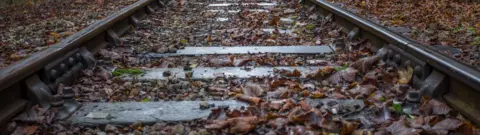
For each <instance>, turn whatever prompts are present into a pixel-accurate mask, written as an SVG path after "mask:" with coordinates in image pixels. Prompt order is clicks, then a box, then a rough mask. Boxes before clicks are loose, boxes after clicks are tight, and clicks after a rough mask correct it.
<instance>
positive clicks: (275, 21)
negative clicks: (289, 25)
mask: <svg viewBox="0 0 480 135" xmlns="http://www.w3.org/2000/svg"><path fill="white" fill-rule="evenodd" d="M279 22H280V16H277V15H275V16H273V17H272V19H271V20H270V22H269V25H270V26H278V24H279Z"/></svg>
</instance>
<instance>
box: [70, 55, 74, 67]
mask: <svg viewBox="0 0 480 135" xmlns="http://www.w3.org/2000/svg"><path fill="white" fill-rule="evenodd" d="M68 65H69V66H70V67H72V66H73V65H75V59H74V58H72V57H70V58H68Z"/></svg>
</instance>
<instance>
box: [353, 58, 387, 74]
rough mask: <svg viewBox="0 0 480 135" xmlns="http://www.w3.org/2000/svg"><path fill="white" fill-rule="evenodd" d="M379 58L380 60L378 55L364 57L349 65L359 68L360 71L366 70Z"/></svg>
mask: <svg viewBox="0 0 480 135" xmlns="http://www.w3.org/2000/svg"><path fill="white" fill-rule="evenodd" d="M379 60H380V56H377V55H375V56H370V57H365V58H361V59H359V60H357V61H355V62H354V63H352V65H350V67H353V68H355V69H357V70H359V71H360V72H367V71H368V70H369V69H370V68H372V66H373V65H374V64H376V63H377V62H378V61H379Z"/></svg>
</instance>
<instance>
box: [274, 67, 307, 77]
mask: <svg viewBox="0 0 480 135" xmlns="http://www.w3.org/2000/svg"><path fill="white" fill-rule="evenodd" d="M277 73H279V74H280V75H283V76H286V77H300V76H302V73H301V72H300V71H298V70H297V69H295V70H293V71H290V70H286V69H280V70H278V71H277Z"/></svg>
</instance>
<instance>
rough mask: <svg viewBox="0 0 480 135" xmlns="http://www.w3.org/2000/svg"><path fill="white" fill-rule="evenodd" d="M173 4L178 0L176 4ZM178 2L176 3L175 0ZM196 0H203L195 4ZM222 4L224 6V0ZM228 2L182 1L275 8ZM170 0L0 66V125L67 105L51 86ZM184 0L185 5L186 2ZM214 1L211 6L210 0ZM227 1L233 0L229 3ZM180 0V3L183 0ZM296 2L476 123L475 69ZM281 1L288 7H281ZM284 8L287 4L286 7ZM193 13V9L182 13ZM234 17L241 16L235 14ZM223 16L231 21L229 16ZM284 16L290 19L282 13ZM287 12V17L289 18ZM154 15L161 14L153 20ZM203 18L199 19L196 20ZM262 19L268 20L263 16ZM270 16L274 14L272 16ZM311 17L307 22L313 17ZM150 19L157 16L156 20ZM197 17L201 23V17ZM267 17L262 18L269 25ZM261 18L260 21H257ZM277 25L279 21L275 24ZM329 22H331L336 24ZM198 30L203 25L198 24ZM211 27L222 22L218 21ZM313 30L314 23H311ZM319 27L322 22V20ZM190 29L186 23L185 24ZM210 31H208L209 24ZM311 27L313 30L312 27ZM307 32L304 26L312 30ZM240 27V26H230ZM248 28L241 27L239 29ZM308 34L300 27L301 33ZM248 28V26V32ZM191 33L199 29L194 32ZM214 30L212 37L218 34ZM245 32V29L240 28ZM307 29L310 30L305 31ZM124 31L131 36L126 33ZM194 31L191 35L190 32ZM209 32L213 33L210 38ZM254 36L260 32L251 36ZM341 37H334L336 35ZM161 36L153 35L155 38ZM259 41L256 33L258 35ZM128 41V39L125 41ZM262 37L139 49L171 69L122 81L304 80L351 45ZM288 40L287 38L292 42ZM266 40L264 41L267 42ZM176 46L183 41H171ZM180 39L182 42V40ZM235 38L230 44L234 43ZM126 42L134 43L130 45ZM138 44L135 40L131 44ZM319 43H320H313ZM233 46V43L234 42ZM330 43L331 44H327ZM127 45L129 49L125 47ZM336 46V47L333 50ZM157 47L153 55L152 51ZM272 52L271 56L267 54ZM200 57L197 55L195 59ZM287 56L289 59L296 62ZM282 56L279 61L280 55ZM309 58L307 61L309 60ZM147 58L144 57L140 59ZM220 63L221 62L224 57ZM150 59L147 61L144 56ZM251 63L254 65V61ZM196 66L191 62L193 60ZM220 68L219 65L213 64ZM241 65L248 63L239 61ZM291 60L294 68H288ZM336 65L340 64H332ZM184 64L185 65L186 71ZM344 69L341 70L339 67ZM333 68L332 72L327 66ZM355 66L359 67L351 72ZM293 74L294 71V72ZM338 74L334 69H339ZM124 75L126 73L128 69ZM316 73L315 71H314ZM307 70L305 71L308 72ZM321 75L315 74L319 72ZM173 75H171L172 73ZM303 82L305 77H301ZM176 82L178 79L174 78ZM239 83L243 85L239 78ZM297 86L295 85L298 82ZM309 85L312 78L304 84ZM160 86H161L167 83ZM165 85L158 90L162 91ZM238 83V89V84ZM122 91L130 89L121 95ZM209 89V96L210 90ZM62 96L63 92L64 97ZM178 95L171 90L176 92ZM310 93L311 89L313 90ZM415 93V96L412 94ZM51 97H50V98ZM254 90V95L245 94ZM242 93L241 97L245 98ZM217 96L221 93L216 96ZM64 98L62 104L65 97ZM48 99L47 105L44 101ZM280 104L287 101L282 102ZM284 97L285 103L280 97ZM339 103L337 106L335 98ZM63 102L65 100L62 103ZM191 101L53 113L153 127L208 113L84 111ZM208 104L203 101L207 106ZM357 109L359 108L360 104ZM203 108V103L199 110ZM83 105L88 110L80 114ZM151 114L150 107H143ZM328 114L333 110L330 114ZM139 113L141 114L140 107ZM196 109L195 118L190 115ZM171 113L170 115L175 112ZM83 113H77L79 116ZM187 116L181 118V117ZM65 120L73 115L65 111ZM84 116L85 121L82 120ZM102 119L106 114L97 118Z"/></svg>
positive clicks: (147, 2) (143, 4) (322, 6)
mask: <svg viewBox="0 0 480 135" xmlns="http://www.w3.org/2000/svg"><path fill="white" fill-rule="evenodd" d="M177 2H178V1H177ZM180 2H181V1H180ZM202 2H204V3H202ZM229 2H230V4H225V3H229ZM235 2H236V1H235V0H226V1H201V0H199V1H198V3H189V4H190V5H205V3H210V4H209V5H208V7H209V9H210V10H209V12H225V13H226V14H236V13H239V12H240V13H242V12H245V10H244V9H242V8H238V9H228V10H225V9H222V7H234V8H235V6H240V7H241V6H242V5H244V6H252V5H253V6H254V7H256V9H247V10H249V12H248V13H250V12H270V11H269V10H268V7H269V6H276V3H272V2H270V3H269V2H268V1H266V2H263V1H261V2H260V4H258V3H259V2H258V1H252V3H257V4H249V2H250V1H245V2H242V3H241V4H238V3H236V4H235ZM172 3H175V1H164V0H140V1H138V2H136V3H135V4H132V5H130V6H128V7H127V8H124V9H122V10H121V11H119V12H116V13H115V14H112V15H110V16H108V17H107V18H105V19H103V20H100V21H98V22H97V23H94V24H93V25H91V26H89V27H87V28H85V29H83V30H82V31H80V32H78V33H76V34H74V35H72V36H70V37H68V38H67V39H64V40H62V41H61V42H60V43H57V44H55V45H54V46H52V47H50V48H48V49H46V50H44V51H42V52H39V53H36V54H34V55H32V56H31V57H29V58H27V59H25V60H22V61H19V62H16V63H14V64H12V65H10V66H9V67H7V68H4V69H2V70H1V71H0V84H1V85H0V109H1V110H2V112H0V125H5V124H6V123H8V122H9V121H11V120H12V119H13V118H14V117H16V116H17V115H18V114H20V113H21V112H24V111H26V110H28V109H30V107H31V106H32V105H34V104H39V105H40V106H41V107H45V108H51V107H56V106H55V105H56V104H55V103H56V102H59V103H60V102H61V103H62V104H63V102H64V101H61V100H62V98H63V99H64V100H65V103H68V102H70V100H71V99H72V98H73V97H72V95H71V94H73V93H68V92H67V94H66V93H62V94H64V95H68V96H63V97H61V98H60V97H58V96H56V95H57V94H58V93H59V91H57V88H58V87H59V85H71V84H74V83H75V80H76V79H77V78H78V77H79V76H80V74H81V73H82V70H84V69H89V68H94V67H95V66H98V65H102V64H106V62H105V60H99V59H97V58H96V56H97V55H99V53H102V52H101V51H102V49H103V48H106V47H108V46H119V47H122V45H124V44H125V43H124V42H125V40H124V39H122V37H124V35H127V37H128V34H125V33H128V32H129V31H135V28H137V27H139V26H141V23H142V22H141V21H142V20H143V19H145V18H147V17H148V16H149V15H152V14H155V13H156V12H163V10H165V9H166V8H170V7H171V6H179V5H180V6H181V5H182V3H181V4H178V3H176V4H178V5H174V4H172ZM186 3H188V2H186ZM211 3H216V4H211ZM232 3H233V4H232ZM189 4H183V5H189ZM295 4H302V5H303V6H305V8H306V9H308V10H307V11H308V12H315V13H318V14H319V15H320V17H321V18H318V20H324V21H323V22H322V24H324V23H334V24H335V25H337V26H341V30H342V32H343V35H344V36H345V37H344V38H345V40H346V41H348V42H350V41H352V42H353V41H356V40H358V39H368V42H369V44H371V45H372V46H371V47H369V48H368V49H369V50H370V51H371V52H374V53H375V54H374V55H372V56H379V57H381V59H382V61H384V62H386V63H387V65H389V66H393V67H408V66H410V67H412V68H413V76H412V77H411V81H409V83H408V84H411V86H412V87H413V88H414V89H417V90H419V94H420V95H424V96H429V97H434V98H435V99H438V100H440V101H444V102H446V103H448V105H450V106H451V107H452V108H454V109H455V110H458V111H459V112H460V113H461V114H462V115H463V116H465V117H466V118H467V119H468V120H470V121H472V122H473V123H476V124H480V118H478V114H480V104H476V103H480V102H479V101H480V99H478V98H477V97H479V96H480V72H479V71H477V70H475V69H473V68H471V67H468V66H466V65H464V64H461V63H460V62H457V61H455V60H454V59H451V58H449V57H447V56H444V55H442V54H440V53H438V52H435V51H434V50H433V49H431V48H429V47H426V46H423V45H421V44H419V43H417V42H415V41H413V40H410V39H408V38H406V37H403V36H401V35H400V34H397V33H395V32H392V31H391V30H389V29H387V28H384V27H382V26H380V25H378V24H375V23H373V22H371V21H368V20H366V19H364V18H361V17H359V16H357V15H355V14H353V13H350V12H348V11H346V10H344V9H342V8H339V7H337V6H335V5H333V4H330V3H328V2H327V1H323V0H303V1H301V2H299V3H292V5H291V7H289V8H294V7H296V6H297V5H295ZM287 5H288V4H287ZM287 10H288V8H287ZM188 12H192V13H193V12H195V11H188ZM282 12H283V13H284V14H290V12H292V13H294V12H297V11H296V10H288V12H289V13H285V12H287V11H282ZM225 16H226V17H217V16H214V17H215V18H216V19H214V20H213V21H217V22H218V23H221V22H224V21H228V20H229V19H232V18H233V16H231V15H225ZM239 16H240V17H243V16H241V15H239ZM229 17H231V18H229ZM290 17H291V16H290ZM296 17H297V16H295V17H291V18H296ZM291 18H278V20H277V21H274V23H278V22H284V23H290V24H291V23H295V21H293V20H291ZM157 19H161V18H157ZM204 19H205V18H204ZM269 19H270V20H271V19H272V18H269ZM274 19H275V18H274ZM313 20H315V19H313ZM157 21H158V20H157ZM204 21H205V20H204ZM271 22H272V21H270V23H271ZM262 23H263V22H262ZM276 25H279V24H276ZM337 26H332V27H337ZM202 27H203V26H202ZM219 27H225V26H223V25H220V26H219ZM315 27H316V26H315ZM322 27H323V25H322ZM192 29H193V30H195V29H194V28H192ZM212 29H213V28H212ZM315 30H316V29H315ZM315 30H314V29H312V31H315ZM235 31H241V30H237V29H236V30H235ZM247 31H248V30H247ZM307 31H308V30H307ZM228 32H229V30H224V29H218V30H215V31H214V30H210V31H208V32H206V33H209V34H211V35H214V34H218V35H221V34H222V33H228ZM249 32H250V33H252V32H251V31H249ZM258 32H259V33H270V34H271V33H274V34H271V35H275V38H277V37H282V36H285V37H286V38H287V39H288V38H290V36H291V35H293V32H292V31H289V30H288V28H285V29H282V30H278V28H277V27H275V28H264V29H260V30H258ZM198 33H205V32H204V31H200V32H198ZM219 33H220V34H219ZM246 33H248V32H246ZM312 33H315V32H312ZM130 34H131V33H130ZM197 35H198V34H197ZM200 35H201V36H202V37H205V36H206V37H207V39H206V40H208V42H212V41H210V40H212V39H211V37H210V36H211V35H208V34H207V35H202V34H200ZM218 35H217V36H218ZM258 35H261V34H258ZM340 37H341V36H340ZM160 38H161V37H160ZM261 38H264V37H261ZM133 39H134V38H133ZM269 39H270V38H266V40H265V41H262V42H261V43H260V44H255V45H251V44H246V45H245V44H243V45H239V44H235V45H230V46H220V47H212V46H197V45H195V46H186V47H185V46H183V47H176V48H175V49H174V50H173V51H171V50H168V49H167V50H159V49H157V50H156V51H157V52H155V53H152V52H148V51H147V52H146V53H138V54H136V55H137V56H132V57H140V58H148V59H173V60H171V61H175V62H178V64H177V63H176V64H177V66H174V67H167V68H163V67H162V68H151V69H147V70H146V71H145V72H144V73H143V74H144V75H143V76H140V77H137V76H135V77H125V78H122V79H124V80H135V81H145V80H146V81H148V80H169V78H172V76H174V77H173V78H180V79H186V78H187V79H191V80H204V79H215V78H217V77H218V76H219V75H218V73H223V74H222V75H223V76H226V74H225V73H228V75H229V76H235V78H251V77H260V76H261V77H266V78H275V76H274V75H272V74H273V73H278V72H283V73H281V74H287V75H286V76H288V77H287V78H289V79H293V80H303V81H305V78H312V76H315V77H316V76H318V75H319V74H318V71H320V70H321V69H324V70H326V69H329V68H325V65H323V64H319V63H328V62H330V61H333V60H332V59H330V60H327V61H321V62H318V61H313V60H317V59H324V58H333V59H337V58H336V56H335V55H336V53H338V54H341V51H342V50H348V49H351V48H352V47H351V46H345V45H341V44H337V43H336V42H337V41H334V42H332V43H331V44H330V45H323V46H321V45H318V44H317V43H312V44H315V45H318V46H315V45H313V46H302V45H292V44H289V46H286V45H285V46H284V45H282V44H280V43H277V42H275V41H271V40H269ZM292 40H293V39H292ZM267 41H268V42H267ZM179 42H180V43H179V44H185V43H181V42H184V41H179ZM185 42H186V41H185ZM235 43H236V42H235ZM266 43H271V44H272V45H265V44H266ZM132 44H134V43H132ZM136 44H140V43H136ZM320 44H323V43H320ZM237 45H238V46H237ZM335 45H337V46H335ZM128 47H135V46H128ZM336 51H338V52H336ZM158 52H161V53H158ZM263 53H267V54H266V55H258V56H255V57H256V58H255V59H253V60H252V59H248V58H250V57H251V56H250V55H255V54H263ZM269 54H276V55H269ZM200 55H202V56H200ZM222 55H232V56H230V60H231V63H230V62H226V63H225V62H222V61H221V62H211V61H209V60H208V59H216V58H217V57H219V56H222ZM288 57H296V58H298V59H300V58H302V60H303V61H307V62H305V63H302V64H290V63H289V62H290V61H289V60H288V59H287V60H284V61H281V60H280V62H274V63H276V64H275V65H274V66H275V67H271V65H269V66H270V67H269V66H266V65H268V64H265V63H268V62H265V61H267V60H270V59H282V58H288ZM186 58H188V59H193V60H192V61H195V60H197V61H200V62H199V63H197V64H198V65H200V66H199V67H197V66H192V63H182V60H183V59H186ZM296 58H295V59H296ZM232 59H248V60H246V61H245V62H243V61H240V63H237V62H235V60H232ZM282 60H283V59H282ZM309 60H310V61H309ZM147 61H149V60H147ZM202 61H209V62H210V63H208V62H207V63H202ZM227 61H228V60H227ZM251 61H255V62H256V63H257V64H256V65H255V66H253V67H245V66H243V65H245V63H248V62H251ZM149 62H151V60H150V61H149ZM149 62H147V63H142V64H138V65H137V66H138V67H142V66H145V65H146V64H149ZM258 63H259V64H258ZM195 65H196V64H195ZM219 65H220V66H219ZM247 65H248V64H247ZM291 65H296V66H291ZM340 67H342V65H340ZM116 68H117V67H112V68H111V69H109V68H108V66H107V67H105V69H106V70H107V71H108V72H113V73H115V71H116ZM187 68H188V69H187ZM343 68H345V67H343ZM329 70H333V69H329ZM358 70H363V69H358ZM298 71H300V72H301V73H297V72H298ZM341 71H342V72H343V71H344V72H349V71H350V70H349V68H347V69H342V70H341ZM341 71H338V72H341ZM128 72H132V71H128ZM315 72H317V73H315ZM309 73H313V74H309ZM322 74H323V73H322ZM177 75H178V76H177ZM309 81H312V80H308V81H305V82H309ZM180 82H182V81H180ZM242 83H244V82H242ZM302 83H303V82H302ZM309 83H313V82H309ZM244 85H245V87H247V86H249V87H257V86H250V84H248V83H247V84H244ZM172 87H181V88H182V87H185V86H184V85H179V86H176V85H173V86H172ZM167 88H168V87H167ZM167 88H166V89H167ZM242 88H243V87H242ZM208 89H209V90H210V92H212V91H213V92H212V93H213V94H218V92H221V91H222V90H223V89H220V88H218V89H217V88H211V87H208ZM129 93H130V92H129ZM212 93H211V94H212ZM69 94H70V95H69ZM177 94H178V93H177ZM317 94H318V93H317ZM413 94H415V93H413ZM54 95H55V96H54ZM253 95H255V94H253ZM237 98H239V99H240V100H246V101H247V103H252V102H253V104H258V102H256V101H252V98H251V97H242V96H240V97H237ZM245 98H247V99H245ZM221 99H223V98H221ZM67 101H68V102H67ZM52 102H55V103H53V104H52ZM285 102H287V101H285ZM288 102H290V101H288ZM306 102H308V104H310V105H311V106H313V104H316V103H317V104H318V102H322V103H323V102H325V103H327V102H329V101H318V102H315V100H313V101H310V100H306ZM343 102H345V103H343ZM343 102H342V103H341V104H345V106H349V105H350V103H349V102H354V101H351V100H344V101H343ZM70 103H71V102H70ZM211 103H214V104H216V105H217V106H221V105H230V107H231V108H240V107H241V106H245V104H244V103H239V102H236V101H230V100H227V101H211ZM197 105H198V102H195V101H181V102H171V101H162V102H159V103H155V102H149V103H145V104H141V105H138V104H136V103H128V102H127V103H119V104H115V105H108V104H104V103H102V102H99V103H91V104H86V105H84V106H82V107H81V110H82V111H79V112H75V111H76V110H77V109H78V108H80V107H79V106H76V105H74V107H73V108H67V110H68V111H67V112H69V113H68V114H64V115H65V116H59V117H63V118H67V117H70V115H72V113H75V114H74V116H78V117H74V118H71V119H70V120H69V121H71V122H72V123H76V124H80V125H82V124H83V125H101V124H109V123H117V124H130V123H132V122H134V121H135V120H140V121H144V123H148V124H154V123H155V122H156V121H159V120H164V121H168V120H192V119H198V118H202V117H207V116H209V115H210V112H209V111H208V112H206V111H204V110H193V111H192V112H190V113H188V112H183V111H172V112H168V111H167V112H165V113H164V114H163V115H161V114H152V117H154V118H155V119H153V120H152V118H150V117H149V116H148V117H147V116H134V117H131V118H123V119H122V118H119V119H117V120H95V119H90V118H92V117H103V115H104V114H90V113H88V111H100V110H102V109H103V110H108V112H109V113H112V114H115V115H117V116H118V117H129V116H130V115H132V114H135V112H127V113H123V114H120V113H115V112H118V111H121V110H119V109H118V108H129V109H131V110H135V109H137V110H138V109H140V110H141V109H144V108H152V107H153V108H175V109H177V110H181V109H185V108H187V109H188V108H195V107H196V106H197ZM207 106H208V105H207ZM360 106H364V105H363V104H361V105H360ZM207 108H208V107H207ZM85 110H88V111H85ZM150 111H157V110H150ZM334 112H336V110H335V111H334ZM140 113H145V112H140ZM192 113H196V114H198V115H193V114H192ZM175 114H177V115H175ZM83 116H84V117H83ZM182 116H189V117H182ZM72 117H73V116H72ZM87 117H88V118H87ZM105 117H106V116H105Z"/></svg>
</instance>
